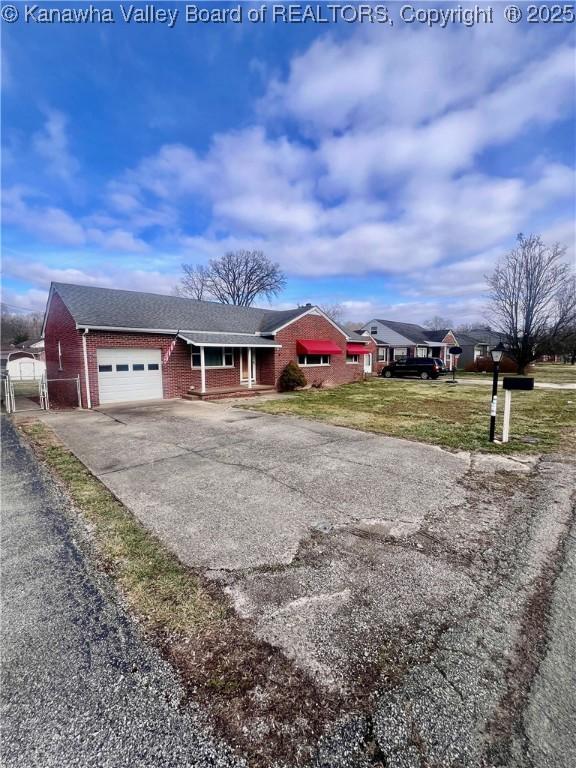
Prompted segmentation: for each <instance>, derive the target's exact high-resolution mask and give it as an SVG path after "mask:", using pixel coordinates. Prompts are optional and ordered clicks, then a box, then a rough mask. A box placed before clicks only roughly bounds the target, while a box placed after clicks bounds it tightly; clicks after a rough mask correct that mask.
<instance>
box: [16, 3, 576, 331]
mask: <svg viewBox="0 0 576 768" xmlns="http://www.w3.org/2000/svg"><path fill="white" fill-rule="evenodd" d="M110 5H111V4H110ZM168 5H170V3H168ZM62 6H63V4H60V5H59V7H62ZM173 7H176V4H174V6H173ZM3 33H4V34H3V37H4V40H3V42H4V45H3V49H4V60H3V92H2V93H3V209H4V210H3V226H4V233H3V245H4V247H3V272H4V279H3V283H4V301H5V302H8V303H9V304H11V305H15V306H20V307H23V308H43V305H44V301H45V297H46V293H47V289H48V286H49V284H50V281H51V280H61V281H68V282H78V283H83V284H91V285H103V286H110V287H121V288H131V289H135V290H147V291H153V292H161V293H169V292H171V290H172V288H173V286H174V284H175V283H176V282H177V280H178V277H179V270H180V264H181V263H182V262H204V261H207V260H208V259H209V258H211V257H213V256H218V255H220V254H223V253H224V252H225V251H226V250H229V249H234V248H239V247H247V248H261V249H262V250H264V251H265V253H266V254H267V255H269V256H270V257H271V258H273V259H274V260H276V261H278V262H280V264H281V265H282V267H283V269H284V270H285V272H286V273H287V275H288V278H289V279H288V286H287V288H286V290H285V292H284V293H283V295H282V296H280V297H279V298H278V301H277V302H276V304H277V305H279V306H291V305H293V304H295V303H297V302H306V301H311V302H313V303H321V304H322V303H324V304H328V303H330V304H332V303H336V302H338V303H341V304H343V305H344V306H345V307H346V311H347V314H348V317H349V318H350V319H354V320H368V319H370V318H371V317H374V316H379V317H390V318H396V319H403V320H406V321H415V322H418V321H423V320H425V319H426V318H428V317H431V316H432V315H434V314H442V315H444V316H448V317H449V318H452V319H453V320H454V321H455V322H464V321H470V320H474V319H480V318H481V317H482V316H483V307H484V305H485V299H484V297H483V292H484V279H483V276H484V275H485V274H486V273H487V272H489V271H490V270H491V268H492V265H493V264H494V261H495V259H496V258H497V257H498V256H499V255H500V254H502V253H503V252H505V251H506V250H507V249H508V248H509V247H510V246H511V245H513V243H514V240H515V236H516V234H517V233H518V232H524V233H528V232H538V233H541V234H542V235H543V236H545V238H547V239H548V240H560V241H561V242H563V243H565V244H566V245H567V246H568V247H569V249H570V250H569V254H570V256H569V257H570V258H573V253H574V216H573V214H574V210H573V207H574V199H575V175H574V117H575V115H574V25H527V24H523V23H520V24H517V25H512V24H508V23H506V22H504V21H497V22H496V23H495V24H493V25H490V26H481V27H473V28H464V27H457V26H452V27H450V28H447V29H429V28H425V27H424V28H421V27H419V28H417V27H415V26H407V25H399V24H396V25H395V26H393V27H390V26H382V25H377V24H376V25H368V24H356V25H349V24H334V25H331V24H328V25H327V24H293V25H286V24H246V23H244V24H242V25H233V24H228V25H225V24H223V25H215V24H212V25H190V24H183V23H182V24H177V25H176V26H175V27H174V28H173V29H168V28H167V27H166V26H162V25H139V26H134V25H126V24H123V23H116V24H114V25H102V24H91V25H64V24H60V25H59V24H46V25H41V24H33V23H32V24H24V23H20V22H17V23H14V24H11V25H10V26H8V25H6V24H4V29H3Z"/></svg>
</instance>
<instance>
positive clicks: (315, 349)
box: [296, 339, 342, 355]
mask: <svg viewBox="0 0 576 768" xmlns="http://www.w3.org/2000/svg"><path fill="white" fill-rule="evenodd" d="M296 349H297V350H298V354H299V355H341V354H342V350H341V349H340V347H339V346H338V345H337V344H335V343H334V342H333V341H330V340H329V339H296Z"/></svg>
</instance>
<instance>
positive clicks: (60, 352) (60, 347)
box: [58, 342, 63, 371]
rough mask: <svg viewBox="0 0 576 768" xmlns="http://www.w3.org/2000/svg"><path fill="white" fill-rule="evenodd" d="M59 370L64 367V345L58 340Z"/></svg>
mask: <svg viewBox="0 0 576 768" xmlns="http://www.w3.org/2000/svg"><path fill="white" fill-rule="evenodd" d="M58 370H59V371H61V370H63V369H62V346H61V344H60V342H58Z"/></svg>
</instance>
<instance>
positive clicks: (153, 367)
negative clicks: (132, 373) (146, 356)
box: [148, 363, 160, 371]
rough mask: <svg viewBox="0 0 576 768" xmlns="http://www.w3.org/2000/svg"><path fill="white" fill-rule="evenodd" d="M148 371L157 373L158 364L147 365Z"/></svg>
mask: <svg viewBox="0 0 576 768" xmlns="http://www.w3.org/2000/svg"><path fill="white" fill-rule="evenodd" d="M148 370H149V371H159V370H160V366H159V365H158V363H148Z"/></svg>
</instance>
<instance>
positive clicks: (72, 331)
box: [44, 293, 87, 407]
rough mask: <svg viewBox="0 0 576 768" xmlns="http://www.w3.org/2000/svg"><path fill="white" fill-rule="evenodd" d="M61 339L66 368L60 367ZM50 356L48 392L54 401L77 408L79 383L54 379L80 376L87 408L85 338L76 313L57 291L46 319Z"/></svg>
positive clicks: (83, 403)
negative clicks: (74, 313)
mask: <svg viewBox="0 0 576 768" xmlns="http://www.w3.org/2000/svg"><path fill="white" fill-rule="evenodd" d="M58 342H60V349H61V359H62V368H60V366H59V359H58ZM44 353H45V355H46V374H47V377H48V380H49V381H48V395H49V397H50V400H51V401H53V402H54V403H58V404H59V405H67V406H70V407H74V406H77V405H78V397H77V390H76V385H75V384H74V382H72V381H62V382H60V383H59V382H58V381H54V380H55V379H57V380H58V379H72V378H76V376H78V375H80V387H81V392H82V405H83V406H84V407H86V405H87V402H86V391H85V390H86V387H85V386H84V365H83V358H82V338H81V335H80V332H79V331H78V330H77V329H76V323H75V322H74V320H73V318H72V315H71V314H70V312H69V311H68V309H67V308H66V305H65V304H64V302H63V301H62V299H61V298H60V296H59V295H58V294H57V293H54V295H53V296H52V300H51V302H50V312H49V313H48V317H47V318H46V329H45V338H44Z"/></svg>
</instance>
